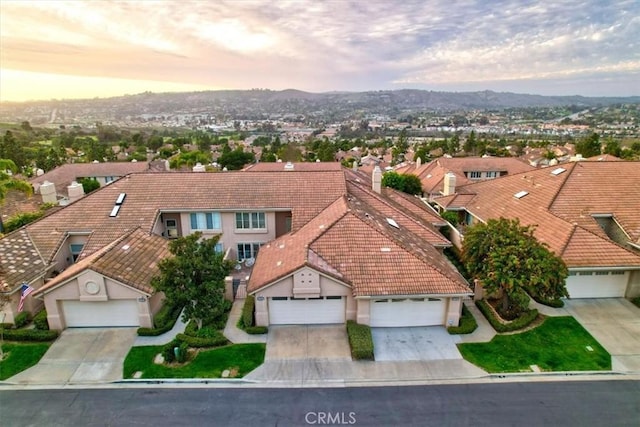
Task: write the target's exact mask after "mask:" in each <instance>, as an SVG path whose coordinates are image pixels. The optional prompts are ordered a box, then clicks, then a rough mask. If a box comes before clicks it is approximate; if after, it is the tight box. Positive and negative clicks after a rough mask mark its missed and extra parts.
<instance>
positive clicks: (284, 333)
mask: <svg viewBox="0 0 640 427" xmlns="http://www.w3.org/2000/svg"><path fill="white" fill-rule="evenodd" d="M285 359H348V360H351V350H350V349H349V339H348V337H347V328H346V327H345V325H295V326H269V335H268V337H267V352H266V354H265V361H270V360H285Z"/></svg>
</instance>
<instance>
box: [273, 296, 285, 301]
mask: <svg viewBox="0 0 640 427" xmlns="http://www.w3.org/2000/svg"><path fill="white" fill-rule="evenodd" d="M271 299H272V300H274V301H286V300H288V299H289V298H287V297H271Z"/></svg>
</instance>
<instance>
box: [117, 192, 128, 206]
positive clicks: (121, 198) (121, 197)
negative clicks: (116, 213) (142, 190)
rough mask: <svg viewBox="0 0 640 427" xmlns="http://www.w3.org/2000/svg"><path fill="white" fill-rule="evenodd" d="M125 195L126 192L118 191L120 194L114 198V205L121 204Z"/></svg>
mask: <svg viewBox="0 0 640 427" xmlns="http://www.w3.org/2000/svg"><path fill="white" fill-rule="evenodd" d="M125 197H127V193H120V195H119V196H118V198H117V199H116V205H121V204H122V202H124V198H125Z"/></svg>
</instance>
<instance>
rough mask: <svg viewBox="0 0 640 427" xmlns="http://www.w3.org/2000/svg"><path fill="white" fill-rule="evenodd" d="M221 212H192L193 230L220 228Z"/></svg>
mask: <svg viewBox="0 0 640 427" xmlns="http://www.w3.org/2000/svg"><path fill="white" fill-rule="evenodd" d="M221 228H222V226H221V224H220V212H207V213H204V212H197V213H192V214H191V229H192V230H220V229H221Z"/></svg>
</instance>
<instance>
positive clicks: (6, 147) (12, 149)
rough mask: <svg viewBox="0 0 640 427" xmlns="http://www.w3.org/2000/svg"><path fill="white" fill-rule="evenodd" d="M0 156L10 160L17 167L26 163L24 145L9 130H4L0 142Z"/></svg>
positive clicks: (20, 167)
mask: <svg viewBox="0 0 640 427" xmlns="http://www.w3.org/2000/svg"><path fill="white" fill-rule="evenodd" d="M0 158H2V159H9V160H12V161H13V163H15V165H16V166H17V167H18V169H22V168H23V167H24V166H26V165H27V154H26V153H25V150H24V147H23V146H22V144H21V143H20V141H18V140H17V139H16V137H15V135H14V134H13V133H12V132H11V131H10V130H8V131H6V132H5V134H4V137H3V138H2V141H1V142H0Z"/></svg>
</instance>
